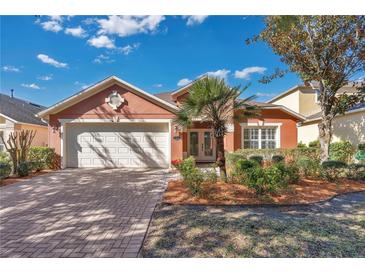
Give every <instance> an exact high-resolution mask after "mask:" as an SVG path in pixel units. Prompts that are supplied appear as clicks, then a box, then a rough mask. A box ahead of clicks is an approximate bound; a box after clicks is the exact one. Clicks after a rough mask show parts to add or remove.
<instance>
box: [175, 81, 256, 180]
mask: <svg viewBox="0 0 365 274" xmlns="http://www.w3.org/2000/svg"><path fill="white" fill-rule="evenodd" d="M246 89H247V86H246V87H245V88H241V87H240V86H237V87H230V86H228V85H227V84H226V83H225V81H224V80H223V79H219V78H214V77H206V78H202V79H200V80H198V81H197V82H196V83H194V84H193V85H192V86H191V88H190V91H189V95H188V96H187V97H186V99H185V100H184V102H183V103H182V105H181V106H180V110H179V112H178V114H177V118H176V119H175V122H176V123H178V124H179V125H181V126H183V127H185V128H187V127H190V126H191V125H192V122H193V120H194V118H195V119H196V118H199V119H201V121H202V122H210V123H211V125H212V129H213V136H214V138H215V140H216V151H217V154H216V155H217V158H216V164H217V166H218V167H219V170H220V176H221V179H222V180H223V181H227V173H226V159H225V149H224V136H225V135H226V133H227V124H232V123H233V121H234V120H235V119H240V118H244V117H249V116H254V115H256V114H257V110H258V108H257V107H256V106H254V105H253V104H252V103H251V104H250V101H251V100H252V99H253V98H254V96H251V97H249V98H247V99H238V97H239V96H240V95H241V94H242V92H243V91H244V90H246ZM237 110H241V111H239V112H237Z"/></svg>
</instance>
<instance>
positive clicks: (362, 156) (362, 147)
mask: <svg viewBox="0 0 365 274" xmlns="http://www.w3.org/2000/svg"><path fill="white" fill-rule="evenodd" d="M355 159H356V160H358V161H359V162H360V163H365V143H363V144H358V145H357V152H356V154H355Z"/></svg>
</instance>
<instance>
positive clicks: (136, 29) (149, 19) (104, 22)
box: [97, 15, 165, 37]
mask: <svg viewBox="0 0 365 274" xmlns="http://www.w3.org/2000/svg"><path fill="white" fill-rule="evenodd" d="M163 20H165V17H164V16H160V15H149V16H129V15H122V16H117V15H112V16H109V17H108V19H99V20H97V21H98V23H99V27H100V30H99V31H98V34H116V35H118V36H120V37H125V36H130V35H133V34H137V33H153V32H155V31H156V30H157V28H158V26H159V24H160V23H161V22H162V21H163Z"/></svg>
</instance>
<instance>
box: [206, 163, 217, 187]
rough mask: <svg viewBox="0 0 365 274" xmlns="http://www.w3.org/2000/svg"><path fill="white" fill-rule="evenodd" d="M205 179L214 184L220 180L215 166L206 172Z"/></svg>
mask: <svg viewBox="0 0 365 274" xmlns="http://www.w3.org/2000/svg"><path fill="white" fill-rule="evenodd" d="M204 181H207V182H209V183H214V184H215V183H216V182H217V181H218V175H217V171H216V169H215V167H213V168H211V169H208V170H206V171H205V172H204Z"/></svg>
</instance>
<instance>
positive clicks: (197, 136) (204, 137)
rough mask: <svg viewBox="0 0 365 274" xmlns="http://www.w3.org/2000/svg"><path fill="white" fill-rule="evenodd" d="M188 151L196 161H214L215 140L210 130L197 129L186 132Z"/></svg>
mask: <svg viewBox="0 0 365 274" xmlns="http://www.w3.org/2000/svg"><path fill="white" fill-rule="evenodd" d="M188 153H189V155H190V156H194V157H195V159H196V160H197V161H205V162H210V161H215V141H214V138H213V134H212V131H211V130H207V129H199V130H194V129H192V130H190V131H189V132H188Z"/></svg>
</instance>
